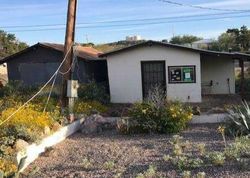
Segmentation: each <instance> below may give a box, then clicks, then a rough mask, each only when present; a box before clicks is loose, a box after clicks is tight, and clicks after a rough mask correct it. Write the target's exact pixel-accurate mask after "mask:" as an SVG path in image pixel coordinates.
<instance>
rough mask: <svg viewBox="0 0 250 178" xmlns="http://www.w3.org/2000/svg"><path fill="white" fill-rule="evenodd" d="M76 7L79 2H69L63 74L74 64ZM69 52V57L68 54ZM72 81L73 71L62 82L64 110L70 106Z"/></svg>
mask: <svg viewBox="0 0 250 178" xmlns="http://www.w3.org/2000/svg"><path fill="white" fill-rule="evenodd" d="M76 7H77V0H69V2H68V14H67V27H66V35H65V44H64V57H66V60H65V62H64V63H63V66H62V69H61V72H63V73H64V72H67V71H68V70H69V69H70V67H71V65H72V62H73V50H72V49H73V44H74V41H75V26H76ZM68 51H70V52H69V54H68V56H66V55H67V53H68ZM70 79H71V70H70V71H69V72H67V73H66V74H64V75H63V81H62V91H61V92H62V93H61V106H62V109H64V108H65V107H66V106H67V105H68V98H67V81H68V80H70Z"/></svg>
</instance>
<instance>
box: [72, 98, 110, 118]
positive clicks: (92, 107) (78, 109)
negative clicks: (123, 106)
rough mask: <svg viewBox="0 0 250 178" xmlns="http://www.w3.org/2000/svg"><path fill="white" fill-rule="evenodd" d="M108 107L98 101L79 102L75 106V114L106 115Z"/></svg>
mask: <svg viewBox="0 0 250 178" xmlns="http://www.w3.org/2000/svg"><path fill="white" fill-rule="evenodd" d="M107 110H108V108H107V106H105V105H103V104H102V103H100V102H98V101H77V102H76V103H75V106H74V113H77V114H86V115H90V114H92V113H93V112H98V113H104V112H106V111H107Z"/></svg>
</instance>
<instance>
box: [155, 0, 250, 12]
mask: <svg viewBox="0 0 250 178" xmlns="http://www.w3.org/2000/svg"><path fill="white" fill-rule="evenodd" d="M158 1H160V2H164V3H168V4H173V5H178V6H184V7H192V8H196V9H203V10H204V9H205V10H213V11H230V12H249V11H250V9H246V10H242V9H219V8H212V7H204V6H199V5H192V4H184V3H180V2H174V1H169V0H158Z"/></svg>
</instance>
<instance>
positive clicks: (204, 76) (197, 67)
mask: <svg viewBox="0 0 250 178" xmlns="http://www.w3.org/2000/svg"><path fill="white" fill-rule="evenodd" d="M100 57H103V58H106V59H107V66H108V76H109V86H110V95H111V102H113V103H134V102H137V101H142V100H143V99H144V98H147V96H148V92H149V91H150V90H151V89H152V87H154V86H156V85H160V86H161V87H162V88H164V89H165V90H166V93H167V97H168V98H169V99H172V100H175V99H177V100H180V101H183V102H201V101H202V96H203V95H217V94H235V73H234V61H235V60H239V61H240V63H241V64H243V65H244V61H246V60H250V55H247V54H241V53H227V52H214V51H208V50H202V49H195V48H189V47H184V46H180V45H173V44H169V43H164V42H157V41H146V42H142V43H139V44H136V45H133V46H130V47H126V48H123V49H119V50H114V51H111V52H108V53H104V54H102V55H100ZM242 77H243V78H244V75H243V76H242ZM243 78H242V79H243ZM242 81H243V80H242ZM242 85H243V82H242Z"/></svg>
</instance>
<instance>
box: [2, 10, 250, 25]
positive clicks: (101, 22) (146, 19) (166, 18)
mask: <svg viewBox="0 0 250 178" xmlns="http://www.w3.org/2000/svg"><path fill="white" fill-rule="evenodd" d="M249 12H250V11H249ZM249 12H224V13H213V14H198V15H187V16H173V17H160V18H142V19H127V20H112V21H97V22H89V23H86V22H85V23H83V22H82V23H77V25H95V24H108V23H123V22H139V21H153V20H168V19H181V18H195V17H206V16H220V15H232V14H245V13H249ZM65 25H66V24H65V23H61V24H37V25H15V26H11V25H8V26H0V28H8V29H11V28H38V27H56V26H63V28H64V26H65Z"/></svg>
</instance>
